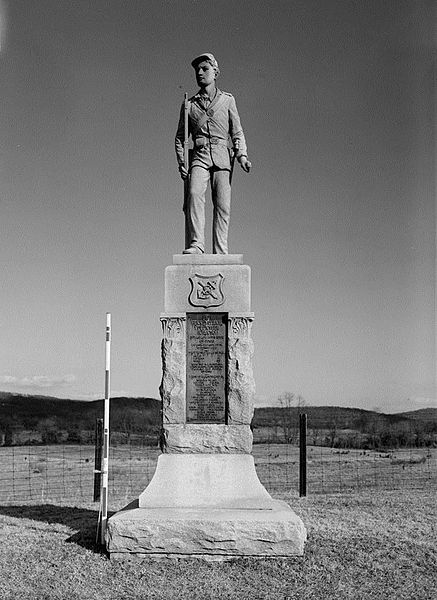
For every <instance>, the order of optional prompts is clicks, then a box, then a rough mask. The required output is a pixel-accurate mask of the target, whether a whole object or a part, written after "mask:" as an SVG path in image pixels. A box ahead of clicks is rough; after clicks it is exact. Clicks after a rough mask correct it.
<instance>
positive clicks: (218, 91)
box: [194, 87, 222, 102]
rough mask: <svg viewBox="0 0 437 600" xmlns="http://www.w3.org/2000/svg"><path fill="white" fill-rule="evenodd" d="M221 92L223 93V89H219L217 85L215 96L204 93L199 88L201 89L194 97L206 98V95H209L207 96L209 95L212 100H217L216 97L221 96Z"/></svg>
mask: <svg viewBox="0 0 437 600" xmlns="http://www.w3.org/2000/svg"><path fill="white" fill-rule="evenodd" d="M221 93H222V92H221V90H219V89H218V87H216V88H215V94H214V96H213V97H212V98H209V96H208V94H202V93H201V91H200V90H199V91H198V92H197V94H196V95H195V96H194V98H195V99H196V100H197V99H198V98H199V99H200V98H205V96H207V97H208V98H209V99H210V100H211V102H212V101H213V100H215V99H216V98H217V97H218V96H219V95H220V94H221Z"/></svg>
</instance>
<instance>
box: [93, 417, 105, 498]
mask: <svg viewBox="0 0 437 600" xmlns="http://www.w3.org/2000/svg"><path fill="white" fill-rule="evenodd" d="M102 446H103V419H96V446H95V450H94V497H93V501H94V502H98V501H99V500H100V486H101V483H102Z"/></svg>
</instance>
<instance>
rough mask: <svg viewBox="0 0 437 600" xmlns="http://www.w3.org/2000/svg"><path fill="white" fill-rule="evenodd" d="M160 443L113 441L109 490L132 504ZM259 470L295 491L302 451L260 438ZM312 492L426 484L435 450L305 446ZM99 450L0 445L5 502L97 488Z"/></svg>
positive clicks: (435, 474)
mask: <svg viewBox="0 0 437 600" xmlns="http://www.w3.org/2000/svg"><path fill="white" fill-rule="evenodd" d="M158 453H159V451H158V449H157V448H153V447H143V448H139V447H136V446H127V445H125V446H116V447H112V448H111V455H110V473H109V479H110V486H109V491H110V496H111V498H112V499H115V500H120V501H126V502H128V501H129V500H130V499H131V498H132V497H135V496H136V495H138V494H139V493H140V492H141V491H142V490H143V489H144V487H145V486H146V485H147V483H148V482H149V481H150V479H151V477H152V475H153V473H154V470H155V465H156V460H157V456H158ZM253 454H254V458H255V463H256V468H257V473H258V476H259V477H260V479H261V481H262V483H263V484H264V485H265V486H266V488H267V489H268V490H269V491H271V492H275V493H277V492H287V491H290V490H296V489H297V486H298V481H299V473H298V470H299V449H298V448H297V447H296V446H291V445H287V444H255V445H254V447H253ZM307 456H308V461H307V462H308V493H309V494H318V493H322V494H323V493H333V492H340V493H345V492H360V491H362V490H363V491H365V490H368V489H370V488H372V489H375V490H379V489H387V490H395V489H401V490H402V489H426V487H427V486H429V485H430V484H433V485H435V483H436V478H437V449H435V448H433V449H428V448H420V449H405V450H396V451H393V452H376V451H369V450H367V451H364V450H362V451H361V450H337V449H335V448H327V447H322V446H308V448H307ZM93 469H94V448H93V447H92V446H80V445H66V446H63V445H53V446H30V447H28V446H17V447H3V448H0V503H13V502H14V503H15V502H16V503H23V502H27V501H39V502H41V503H47V502H50V501H54V500H56V501H58V500H59V499H63V498H68V497H72V496H74V498H76V501H77V500H79V499H80V500H81V501H90V500H92V494H93V477H94V475H93Z"/></svg>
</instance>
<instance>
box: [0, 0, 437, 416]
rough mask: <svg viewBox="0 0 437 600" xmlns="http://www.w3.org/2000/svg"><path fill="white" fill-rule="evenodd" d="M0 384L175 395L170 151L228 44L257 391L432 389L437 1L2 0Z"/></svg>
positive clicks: (355, 399) (76, 392) (336, 393)
mask: <svg viewBox="0 0 437 600" xmlns="http://www.w3.org/2000/svg"><path fill="white" fill-rule="evenodd" d="M1 7H2V11H1V12H2V27H1V37H2V39H1V48H2V51H1V54H0V76H1V81H2V86H1V89H2V92H1V96H2V109H1V111H0V140H1V141H0V153H1V154H0V160H1V163H0V167H1V177H0V194H1V228H2V232H1V237H0V239H1V269H2V271H1V278H2V286H1V288H0V289H1V291H0V301H1V307H2V310H1V314H0V332H1V337H2V340H3V344H2V345H1V350H0V388H2V389H7V390H11V391H27V392H29V393H30V392H36V391H38V392H39V393H46V394H53V395H63V396H71V397H94V396H95V395H97V396H100V397H101V396H102V391H103V377H102V373H103V368H104V327H105V312H106V311H110V312H112V319H113V391H114V394H126V395H139V396H140V395H141V396H142V395H149V396H157V394H158V391H157V389H158V386H159V381H160V376H161V367H160V350H159V345H160V336H161V331H160V323H159V315H160V312H161V311H162V310H163V273H164V268H165V266H166V265H167V264H171V262H172V255H173V254H175V253H178V252H180V251H181V250H182V244H183V218H182V212H181V205H182V187H181V182H180V179H179V177H178V172H177V167H176V161H175V157H174V150H173V138H174V133H175V129H176V125H177V118H178V113H179V106H180V103H181V101H182V97H183V92H184V91H185V90H187V91H189V92H190V93H194V92H195V91H196V86H195V81H194V77H193V72H192V69H191V67H190V61H191V59H192V58H193V57H194V56H196V55H198V54H199V53H201V52H205V51H209V52H212V53H214V55H215V56H216V58H217V59H218V61H219V64H220V68H221V75H220V78H219V80H218V85H219V86H220V87H221V89H224V90H226V91H229V92H232V93H233V94H234V95H235V97H236V100H237V105H238V108H239V111H240V116H241V119H242V123H243V126H244V129H245V133H246V137H247V140H248V145H249V157H250V159H251V161H252V163H253V171H252V172H251V173H250V175H246V174H245V173H243V172H242V171H240V170H239V171H238V172H236V173H235V177H234V189H233V212H232V221H231V232H230V252H233V253H243V254H244V259H245V262H246V264H249V265H250V266H251V267H252V280H253V288H252V302H253V310H254V311H255V314H256V321H255V329H254V337H255V344H256V354H255V378H256V382H257V390H258V402H259V403H260V404H271V403H272V402H273V401H274V400H275V398H277V396H278V395H279V394H280V393H281V392H283V391H291V392H295V393H300V394H302V395H303V396H304V397H305V398H306V400H307V401H308V402H309V403H311V404H339V405H349V406H362V407H366V408H372V407H375V406H379V407H381V408H383V409H386V410H398V409H399V410H403V409H407V408H411V409H414V408H420V407H422V406H429V405H430V404H431V403H432V402H435V397H436V393H435V303H434V289H435V205H434V197H435V187H434V185H435V178H434V139H433V131H434V118H435V115H434V112H433V111H434V103H433V82H434V80H435V76H434V71H433V69H434V56H433V53H434V52H435V40H434V38H433V33H434V25H435V12H434V10H433V3H432V2H428V1H421V0H414V1H403V0H385V1H384V2H381V1H380V0H367V1H366V2H362V1H349V2H347V1H344V0H342V1H340V0H330V1H328V2H325V1H322V0H318V1H315V0H305V1H303V0H302V1H295V0H287V1H275V2H264V3H260V2H254V1H250V2H249V1H247V0H241V1H239V2H233V1H228V0H221V1H215V2H208V1H202V2H200V1H199V2H198V1H193V0H185V1H178V2H177V1H172V2H166V1H162V0H159V1H158V0H148V1H147V2H144V1H134V0H129V1H128V2H126V1H122V0H120V1H114V0H93V1H89V2H88V1H85V0H80V1H75V0H38V2H29V1H26V0H14V1H12V0H11V1H9V2H8V1H7V0H3V2H1Z"/></svg>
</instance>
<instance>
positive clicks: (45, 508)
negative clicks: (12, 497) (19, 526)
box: [0, 504, 114, 554]
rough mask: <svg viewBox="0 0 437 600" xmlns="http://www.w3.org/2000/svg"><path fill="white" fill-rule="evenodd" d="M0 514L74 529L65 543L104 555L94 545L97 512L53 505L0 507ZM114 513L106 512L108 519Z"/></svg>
mask: <svg viewBox="0 0 437 600" xmlns="http://www.w3.org/2000/svg"><path fill="white" fill-rule="evenodd" d="M0 514H1V515H5V516H8V517H14V518H16V519H31V520H33V521H41V522H42V523H47V524H49V525H50V524H53V523H58V524H60V525H65V526H66V527H69V528H70V529H76V530H77V531H76V533H74V534H73V535H71V536H70V537H69V538H67V539H66V540H65V541H66V542H68V543H73V544H78V545H79V546H82V547H83V548H86V549H87V550H91V551H93V552H95V553H97V554H106V551H105V549H104V548H102V547H101V546H100V544H98V543H96V532H97V522H98V517H99V511H98V510H89V509H84V508H77V507H75V506H56V505H55V504H39V505H31V506H29V505H22V506H17V505H13V506H12V505H11V506H0ZM113 514H114V513H113V512H108V518H109V517H111V516H112V515H113Z"/></svg>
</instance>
